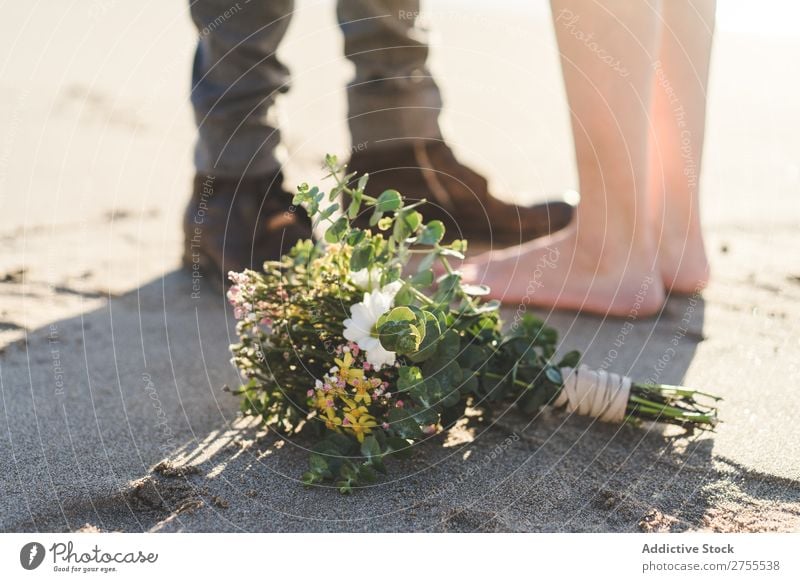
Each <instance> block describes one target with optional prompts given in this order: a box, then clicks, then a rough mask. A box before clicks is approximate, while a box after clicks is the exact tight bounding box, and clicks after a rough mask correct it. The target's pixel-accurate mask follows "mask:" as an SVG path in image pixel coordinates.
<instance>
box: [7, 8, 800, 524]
mask: <svg viewBox="0 0 800 582" xmlns="http://www.w3.org/2000/svg"><path fill="white" fill-rule="evenodd" d="M42 4H43V5H42ZM42 4H37V5H36V6H35V7H30V6H27V5H24V3H23V4H19V3H18V4H16V5H13V6H12V7H10V8H8V9H7V12H8V11H10V14H7V18H5V19H4V20H3V21H2V22H0V34H2V36H3V37H4V38H6V39H8V42H9V46H10V47H11V48H10V50H9V51H8V52H7V56H6V57H5V62H3V64H2V69H0V84H1V85H0V88H2V93H0V111H2V118H3V120H4V121H3V134H2V149H1V150H0V192H2V200H3V203H4V204H3V207H4V212H3V213H2V215H0V238H1V239H2V243H3V247H4V252H3V253H2V255H0V393H1V394H2V411H3V414H2V417H0V418H2V430H0V490H2V491H3V492H4V495H3V496H2V498H0V530H2V531H31V530H54V531H74V530H78V529H81V528H87V527H88V529H93V528H97V529H100V530H124V531H141V530H151V531H238V530H249V531H306V530H311V531H352V530H356V531H362V530H365V531H373V530H390V531H398V530H401V531H685V530H698V529H708V530H714V531H798V530H800V482H799V480H800V448H799V447H798V446H797V443H798V442H800V424H798V422H797V420H796V416H797V411H798V410H800V392H799V391H798V390H797V388H798V375H799V372H800V328H798V325H797V321H798V317H799V316H800V301H799V300H800V265H798V264H797V260H796V257H797V256H798V255H799V254H800V240H799V239H798V237H797V234H796V232H797V225H798V224H799V223H800V205H798V199H797V195H798V190H799V189H800V163H799V162H798V158H797V154H798V152H800V134H798V132H797V128H798V127H800V112H799V111H798V110H797V108H796V106H795V104H796V103H797V102H800V87H799V86H798V82H797V80H796V79H795V78H794V77H791V76H790V75H787V72H788V71H791V70H793V67H794V60H793V58H792V56H793V55H796V54H797V53H798V49H800V41H799V40H798V39H797V38H789V37H777V38H772V39H768V38H765V37H756V36H747V35H744V34H741V33H732V32H729V31H728V32H726V31H725V30H721V31H720V34H719V36H718V39H717V45H716V47H715V50H716V52H715V56H714V63H713V73H712V75H713V78H712V87H711V95H710V104H709V111H710V113H709V128H708V138H707V148H706V167H705V173H704V177H703V182H702V192H703V213H704V220H705V224H706V231H707V234H708V242H709V249H710V254H711V260H712V267H713V272H714V275H713V277H714V278H713V282H712V284H711V286H710V287H709V289H708V290H707V292H705V293H704V294H703V297H702V298H673V299H671V300H670V301H669V302H668V303H667V305H666V306H665V308H664V311H663V312H662V314H661V315H660V316H659V317H658V318H655V319H650V320H638V321H635V322H634V323H635V325H634V329H633V331H631V332H630V333H629V334H628V335H627V336H626V339H625V342H624V344H623V345H622V346H620V347H615V346H614V344H613V343H614V340H615V339H617V338H618V336H619V334H620V331H621V329H622V327H623V325H624V324H625V321H626V320H624V319H623V320H620V319H608V320H602V319H600V318H595V317H587V316H576V315H574V314H570V313H546V312H542V313H541V315H542V316H544V317H547V319H548V321H549V322H550V323H551V325H554V326H555V327H557V328H558V329H559V330H560V331H562V332H563V333H564V334H565V339H564V345H565V346H568V347H577V348H580V349H583V350H585V351H586V362H587V363H589V364H590V365H591V364H594V365H599V364H600V363H601V362H603V361H604V360H605V359H607V358H609V357H611V356H612V355H613V354H612V353H611V352H610V350H611V349H612V347H613V348H614V349H616V350H617V351H616V352H615V354H616V355H615V356H614V357H613V358H612V359H613V365H612V369H614V370H615V371H619V372H623V373H629V374H630V375H632V376H634V377H640V378H641V377H650V376H651V375H652V374H654V373H657V374H658V376H659V379H660V380H661V381H663V382H676V383H677V382H683V383H685V384H687V385H691V386H695V387H704V388H706V389H708V390H711V391H714V392H717V393H719V394H721V395H722V396H724V397H725V401H724V403H723V405H722V409H721V414H722V416H723V418H724V419H725V423H724V424H723V425H721V426H720V428H719V430H718V432H717V433H715V434H711V435H686V434H683V433H681V432H680V431H675V430H664V429H662V428H661V427H645V428H644V429H633V428H630V427H623V428H618V427H612V426H607V425H601V424H597V423H592V422H591V421H588V420H586V419H581V418H569V417H567V416H565V415H563V414H555V413H552V412H546V413H543V414H542V415H541V416H540V417H539V418H536V419H534V420H531V419H526V418H523V417H521V416H520V415H519V414H517V413H516V412H511V411H509V412H508V413H506V414H502V415H498V417H496V418H494V419H492V420H491V421H490V420H489V419H483V420H481V419H478V418H472V419H470V422H469V423H465V424H464V426H460V427H458V428H457V429H454V430H453V431H451V433H450V434H448V435H445V436H443V437H440V438H438V439H436V440H434V441H432V442H429V443H427V444H425V445H424V446H422V447H420V450H419V453H418V454H417V455H416V457H415V458H413V459H411V460H408V461H402V462H401V461H397V462H393V463H391V467H390V469H391V472H390V476H389V478H387V479H385V480H382V481H380V482H378V483H377V484H376V485H375V486H374V487H371V488H368V489H366V490H362V491H358V492H357V493H356V494H355V495H354V496H352V497H344V496H341V495H339V494H338V493H336V492H335V491H333V490H331V489H322V490H319V489H312V490H309V489H304V488H303V487H302V486H301V485H300V484H299V483H298V481H297V478H298V476H299V475H300V474H301V473H302V471H303V468H304V464H305V459H306V455H305V451H304V450H302V449H303V447H304V446H306V445H307V443H306V442H305V441H304V440H303V439H302V438H301V439H298V440H293V441H286V440H283V439H280V438H278V437H276V436H275V435H273V434H269V433H265V432H263V431H262V430H261V429H260V428H259V427H258V426H257V425H256V424H254V423H253V421H252V419H247V418H241V417H240V416H239V415H238V413H237V409H238V403H237V401H236V399H235V398H233V397H232V396H231V395H230V394H228V393H226V392H224V391H223V390H222V389H221V387H222V386H223V385H225V384H228V385H231V386H234V385H235V383H236V374H235V372H234V370H232V368H231V367H230V365H229V363H228V358H229V354H228V352H227V345H228V343H229V342H230V341H231V339H232V338H233V335H232V323H233V322H232V321H231V315H230V313H229V312H228V311H227V310H226V309H225V304H224V301H223V300H222V298H221V297H220V296H219V295H218V294H216V293H214V292H213V291H212V290H211V288H207V287H203V291H202V293H201V296H200V298H199V299H192V298H191V296H190V291H191V288H190V286H191V281H190V279H189V277H188V275H186V274H184V273H181V272H179V271H177V270H176V269H177V264H178V256H179V252H180V236H181V234H180V228H179V216H180V213H181V210H182V207H183V205H184V204H185V202H186V198H187V195H188V186H189V177H190V176H191V166H190V151H191V143H192V139H193V135H192V124H191V116H190V113H189V108H188V105H187V103H186V91H187V87H188V67H189V61H190V58H191V44H192V37H193V31H192V29H191V26H190V23H189V20H188V17H187V16H186V14H185V7H184V5H183V3H177V2H172V3H169V5H168V6H163V5H161V4H159V5H158V6H156V5H155V4H152V3H151V4H147V5H136V6H127V5H123V3H114V2H109V3H100V2H97V3H94V4H92V5H91V6H90V7H88V8H80V9H74V10H71V11H70V10H69V9H68V8H67V7H66V6H62V5H61V4H60V3H56V2H45V3H42ZM448 6H450V5H449V4H437V7H438V8H437V9H436V10H433V8H431V10H432V12H431V13H430V15H431V22H432V25H433V26H434V27H435V29H436V30H437V36H436V38H435V40H434V48H433V67H434V69H435V72H436V73H437V74H438V75H439V77H440V78H441V79H442V85H443V90H444V94H445V98H446V100H447V111H446V113H445V115H444V119H443V122H444V125H445V128H446V131H447V135H448V138H449V139H450V140H451V141H452V143H453V145H454V147H455V148H456V149H457V151H458V153H459V154H460V155H461V156H462V157H463V158H464V159H465V160H468V161H470V162H472V163H474V164H475V165H476V166H478V167H480V168H481V169H482V170H484V171H485V172H486V173H487V174H489V175H490V176H491V177H492V179H493V182H494V183H495V184H497V186H498V188H500V189H502V190H504V191H508V192H527V193H529V194H527V196H528V198H527V199H528V200H532V199H541V198H543V197H545V196H546V195H547V192H552V191H557V190H559V189H563V188H567V187H574V185H575V178H574V171H573V168H572V161H571V160H572V158H571V152H570V149H569V148H570V142H569V132H568V125H567V123H568V119H567V114H566V108H565V105H564V96H563V90H562V88H561V85H560V80H559V77H558V75H559V71H558V61H557V54H556V52H555V47H554V43H553V38H552V32H551V31H550V29H549V23H548V21H547V19H546V14H547V13H546V11H545V10H544V8H543V7H540V8H536V9H530V11H522V9H521V8H515V9H513V10H518V11H519V12H518V13H517V12H515V13H514V15H513V16H514V17H513V19H511V20H513V21H514V22H515V23H517V25H515V26H514V27H511V28H509V26H508V22H509V21H510V19H509V18H508V16H506V17H505V19H504V18H503V16H502V15H501V14H500V13H499V12H498V13H497V14H490V15H488V16H487V15H486V14H485V13H481V14H478V13H477V12H476V11H473V12H471V11H470V10H471V9H467V10H459V11H458V12H455V11H454V10H453V9H452V8H448ZM300 8H301V10H300V13H299V14H298V18H297V19H296V21H295V23H294V24H293V26H292V29H291V30H290V34H289V36H288V38H287V41H286V45H285V47H284V50H283V52H284V54H285V56H286V60H287V61H288V62H289V64H290V65H291V66H292V67H293V70H294V71H295V73H296V82H295V86H294V89H293V92H292V93H291V94H290V96H289V97H288V98H287V99H286V100H285V102H284V106H285V107H284V111H285V119H284V121H285V127H286V131H285V133H286V140H285V141H286V145H287V153H288V157H287V160H288V166H287V171H288V173H289V176H290V183H295V182H298V181H300V180H309V181H310V180H313V179H315V177H316V176H318V175H319V171H318V169H317V168H318V163H319V160H320V159H321V156H322V154H323V153H324V152H325V151H334V152H340V153H346V151H347V149H348V142H347V139H348V138H347V133H346V127H345V123H344V114H345V105H344V98H343V91H342V86H343V83H344V82H345V81H346V79H347V77H348V75H349V68H348V66H347V65H346V64H343V63H341V62H340V61H339V60H338V55H339V54H340V50H341V41H340V39H339V37H338V33H337V31H336V29H335V24H334V20H333V12H332V7H331V5H330V4H329V3H323V4H322V6H321V7H320V5H317V4H313V3H309V4H306V5H303V6H301V7H300ZM480 34H484V35H486V34H488V35H490V37H491V38H492V39H493V41H492V43H491V45H490V48H488V49H484V48H483V47H480V46H476V45H475V43H474V40H473V39H475V38H479V37H480ZM310 47H314V48H315V50H311V48H310ZM475 71H482V73H481V76H480V78H477V76H476V75H475ZM509 79H514V83H513V91H509V90H508V88H509ZM322 103H324V104H325V106H324V107H321V106H320V105H321V104H322ZM509 144H510V145H509ZM675 337H679V342H678V343H679V346H678V348H677V349H676V350H675V352H674V354H673V353H672V351H670V350H669V348H670V346H671V345H672V340H673V338H675ZM665 358H666V359H667V360H669V361H668V362H667V363H666V365H663V364H660V363H659V362H663V361H664V360H665ZM660 368H664V369H663V370H662V371H660V372H659V370H660Z"/></svg>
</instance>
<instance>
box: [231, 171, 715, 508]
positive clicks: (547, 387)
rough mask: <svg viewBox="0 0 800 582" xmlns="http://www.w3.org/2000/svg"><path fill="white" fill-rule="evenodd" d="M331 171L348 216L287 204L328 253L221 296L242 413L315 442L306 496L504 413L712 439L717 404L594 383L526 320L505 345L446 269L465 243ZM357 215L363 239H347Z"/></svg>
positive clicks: (294, 256) (671, 392)
mask: <svg viewBox="0 0 800 582" xmlns="http://www.w3.org/2000/svg"><path fill="white" fill-rule="evenodd" d="M326 167H327V169H328V171H329V176H330V177H331V178H333V180H335V185H334V186H333V187H332V188H331V190H330V192H329V193H328V195H327V196H328V198H329V200H328V201H329V202H333V201H334V200H337V199H338V198H339V197H340V195H344V197H345V200H346V204H347V206H346V208H342V209H341V210H340V209H339V205H338V204H336V203H332V204H330V205H327V206H325V205H324V203H325V198H326V194H325V193H323V192H321V191H320V190H319V189H318V188H316V187H313V188H312V187H309V186H308V185H306V184H303V185H301V186H300V187H299V188H298V191H297V194H296V195H295V197H294V201H293V204H295V205H298V206H299V205H303V206H304V207H305V208H306V210H307V212H308V214H309V215H310V216H311V218H312V219H313V221H314V223H315V225H320V224H323V225H325V226H326V230H325V235H324V240H321V241H319V242H318V243H316V244H314V243H313V242H312V241H301V242H299V243H297V244H296V245H295V246H294V248H293V249H292V250H291V252H290V253H289V254H288V255H287V256H285V257H284V258H283V260H281V261H279V262H267V263H265V264H264V271H263V272H256V271H251V270H247V271H244V272H243V273H230V279H231V281H232V283H233V285H232V286H231V288H230V290H229V291H228V299H229V301H230V303H231V304H232V305H233V308H234V313H235V316H236V318H237V319H238V320H239V321H238V323H237V332H238V335H239V340H240V341H239V343H237V344H235V345H233V346H231V350H232V352H233V363H234V364H235V365H236V367H237V368H238V369H239V370H240V372H241V375H242V378H243V379H244V384H243V386H242V387H241V389H240V390H238V393H239V394H241V395H242V397H243V403H242V406H243V410H244V411H245V412H249V413H252V414H256V415H260V416H261V417H262V418H263V420H264V422H265V423H266V424H267V425H270V426H272V427H274V428H276V429H278V430H281V431H285V432H288V433H294V432H297V431H300V430H303V431H307V430H308V431H313V434H314V435H315V438H316V442H315V445H314V447H313V451H312V453H311V455H310V459H309V469H308V472H306V473H305V475H303V481H304V482H305V483H306V484H309V485H310V484H315V483H323V482H333V483H335V485H336V487H338V488H339V490H340V491H341V492H343V493H349V492H350V491H351V490H352V488H353V487H354V486H358V485H362V484H365V483H369V482H372V481H373V480H374V479H375V478H376V472H381V473H383V472H385V467H384V460H386V459H387V458H389V457H391V456H402V455H405V454H408V453H410V452H411V448H412V446H413V445H414V444H415V443H416V442H419V441H420V440H422V439H425V438H426V436H429V435H433V434H435V433H437V432H439V431H441V430H443V429H446V428H448V427H450V426H452V425H453V423H454V422H455V421H457V420H458V419H459V418H460V417H462V416H463V414H464V412H465V409H466V407H468V406H469V407H481V408H485V409H487V408H491V407H492V406H495V405H498V404H503V405H507V404H510V403H513V404H515V405H516V406H518V407H519V408H520V409H521V410H522V412H523V413H524V414H528V415H531V414H535V413H536V412H537V411H538V410H539V409H540V408H541V407H543V406H545V405H552V406H555V407H565V408H566V409H567V411H569V412H575V413H578V414H584V415H590V416H593V417H596V418H599V419H600V420H603V421H609V422H617V423H622V422H634V423H636V422H640V421H643V420H651V421H659V422H666V423H673V424H678V425H682V426H685V427H699V428H713V426H714V425H715V423H716V409H715V408H714V407H713V403H712V404H703V403H702V402H701V401H702V400H703V399H704V398H705V399H712V400H716V399H715V398H714V397H713V396H711V395H708V394H704V393H701V392H697V391H693V390H688V389H685V388H681V387H675V386H665V385H654V384H638V383H635V382H632V381H631V380H630V379H629V378H626V377H620V376H618V375H616V374H612V373H606V372H605V371H602V370H601V371H593V370H590V369H588V368H586V367H585V366H579V354H578V353H577V352H574V351H572V352H569V353H567V354H565V355H563V356H561V357H558V356H556V340H557V336H556V332H555V330H554V329H552V328H550V327H548V326H546V325H545V324H544V323H543V322H542V321H540V320H539V319H536V318H534V317H532V316H525V317H523V318H522V319H521V320H520V321H518V322H515V325H514V326H512V328H511V329H510V330H509V331H503V327H502V323H501V320H500V316H499V307H500V304H499V303H498V302H497V301H484V300H482V296H484V295H485V294H486V293H487V292H488V289H487V288H486V287H484V286H476V285H469V284H466V283H464V282H463V281H462V280H461V276H460V274H459V272H458V271H457V270H456V269H454V268H453V266H452V263H453V262H454V260H460V259H463V258H464V254H463V253H464V252H465V250H466V248H467V241H464V240H454V241H452V242H450V243H448V244H445V243H444V242H443V241H444V240H445V239H444V235H445V229H444V225H443V224H442V223H441V222H439V221H436V220H434V221H431V222H427V223H426V222H425V221H424V219H423V216H422V214H421V213H420V209H421V206H422V204H423V202H416V203H413V204H406V203H405V201H404V200H403V197H402V196H401V195H400V193H398V192H397V191H395V190H387V191H385V192H383V193H381V194H380V195H378V196H377V197H373V196H370V195H367V193H366V191H365V189H366V186H367V181H368V176H366V175H364V176H361V177H360V178H359V179H358V180H357V181H356V179H355V178H356V177H355V175H353V174H347V173H346V167H345V166H343V165H340V164H339V162H338V161H337V159H336V157H334V156H328V157H327V158H326ZM367 215H368V216H369V226H368V227H366V225H365V228H359V227H357V226H356V225H357V224H360V222H359V220H361V221H362V222H363V221H365V218H364V217H365V216H367ZM412 259H414V260H413V261H412ZM412 263H413V264H415V268H414V269H413V271H414V272H408V271H409V270H410V269H409V264H412ZM434 272H436V273H437V274H434Z"/></svg>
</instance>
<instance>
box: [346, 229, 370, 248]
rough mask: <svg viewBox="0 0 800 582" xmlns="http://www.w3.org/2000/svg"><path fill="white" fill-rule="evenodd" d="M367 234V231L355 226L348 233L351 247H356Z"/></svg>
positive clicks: (348, 242)
mask: <svg viewBox="0 0 800 582" xmlns="http://www.w3.org/2000/svg"><path fill="white" fill-rule="evenodd" d="M366 236H367V233H366V232H364V231H363V230H361V229H359V228H354V229H352V230H351V231H350V234H348V235H347V244H349V245H350V246H351V247H354V246H356V245H358V243H360V242H361V241H362V240H364V238H365V237H366Z"/></svg>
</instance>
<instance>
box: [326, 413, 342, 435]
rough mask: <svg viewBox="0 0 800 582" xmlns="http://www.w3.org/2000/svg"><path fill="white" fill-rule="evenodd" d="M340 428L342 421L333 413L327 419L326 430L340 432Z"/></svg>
mask: <svg viewBox="0 0 800 582" xmlns="http://www.w3.org/2000/svg"><path fill="white" fill-rule="evenodd" d="M340 426H342V419H341V418H339V417H338V416H335V415H334V414H333V412H332V411H331V413H330V414H328V418H326V419H325V428H327V429H328V430H335V431H337V432H338V430H339V427H340Z"/></svg>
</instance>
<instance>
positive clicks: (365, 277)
mask: <svg viewBox="0 0 800 582" xmlns="http://www.w3.org/2000/svg"><path fill="white" fill-rule="evenodd" d="M350 281H352V282H353V285H355V286H356V287H358V288H359V289H363V290H364V291H373V290H375V289H377V288H378V287H379V286H380V284H381V270H380V269H378V268H376V267H373V268H371V269H366V268H364V269H360V270H358V271H350Z"/></svg>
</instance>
